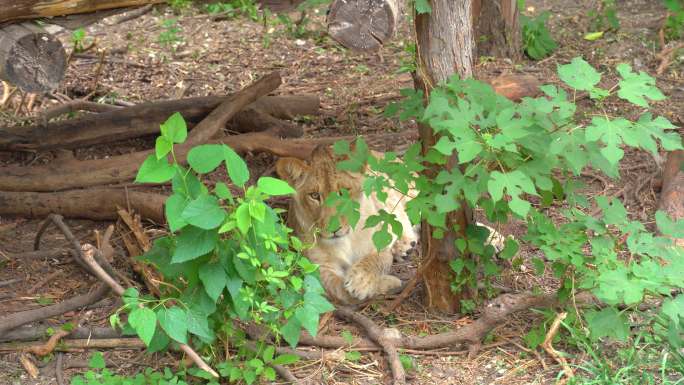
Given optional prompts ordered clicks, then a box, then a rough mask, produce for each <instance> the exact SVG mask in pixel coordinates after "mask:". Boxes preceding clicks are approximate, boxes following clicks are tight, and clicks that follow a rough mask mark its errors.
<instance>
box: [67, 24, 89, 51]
mask: <svg viewBox="0 0 684 385" xmlns="http://www.w3.org/2000/svg"><path fill="white" fill-rule="evenodd" d="M86 40H87V36H86V31H85V29H83V28H78V29H75V30H73V31H72V32H71V43H72V44H73V46H74V52H83V51H84V50H85V49H86V46H85V43H86Z"/></svg>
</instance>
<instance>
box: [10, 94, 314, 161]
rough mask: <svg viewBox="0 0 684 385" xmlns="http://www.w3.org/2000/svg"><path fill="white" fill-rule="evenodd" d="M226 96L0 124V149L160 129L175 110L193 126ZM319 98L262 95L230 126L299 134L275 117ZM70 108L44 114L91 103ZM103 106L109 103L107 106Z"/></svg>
mask: <svg viewBox="0 0 684 385" xmlns="http://www.w3.org/2000/svg"><path fill="white" fill-rule="evenodd" d="M228 98H229V97H217V96H208V97H198V98H187V99H179V100H167V101H161V102H151V103H143V104H138V105H135V106H132V107H126V108H116V109H115V110H112V111H105V112H101V113H99V114H88V115H85V116H83V117H81V118H78V119H69V120H62V121H57V122H45V121H42V122H39V123H38V124H36V125H33V126H28V127H27V126H23V127H12V128H5V129H0V150H5V151H20V150H49V149H55V148H76V147H83V146H89V145H94V144H102V143H109V142H114V141H117V140H125V139H131V138H136V137H140V136H144V135H152V134H158V133H159V125H160V124H161V123H163V122H164V121H165V120H166V119H167V118H168V117H169V116H171V114H173V113H174V112H179V113H180V114H181V115H183V118H184V119H185V120H186V121H187V122H188V124H189V125H190V126H191V127H192V126H194V125H195V124H197V123H199V122H200V121H201V120H202V119H203V118H204V117H206V116H207V115H208V114H209V113H210V112H211V111H212V110H214V109H215V108H216V107H217V106H218V105H219V104H220V103H222V102H224V101H226V100H227V99H228ZM319 104H320V100H319V98H318V96H316V95H291V96H265V97H263V98H260V99H258V100H257V101H255V102H254V103H252V104H251V105H250V106H249V107H248V108H247V109H245V110H243V111H240V112H239V113H238V114H237V115H236V116H235V117H234V118H233V119H232V121H231V124H230V127H231V129H232V130H234V131H237V132H250V131H262V130H268V129H272V128H279V129H282V132H281V134H282V135H280V136H301V129H300V128H298V127H296V126H295V125H293V124H291V123H288V122H283V121H280V120H278V119H276V118H280V119H291V118H292V117H294V116H297V115H315V114H317V113H318V108H319ZM68 107H69V108H64V109H59V106H58V107H55V108H51V109H50V110H49V114H48V116H53V115H54V114H55V113H56V112H55V111H57V112H61V111H62V110H66V111H68V110H71V109H72V108H76V109H82V108H85V107H88V109H92V107H93V106H92V103H88V104H87V105H82V104H79V103H75V104H73V105H69V106H68ZM106 108H108V109H111V107H110V106H106Z"/></svg>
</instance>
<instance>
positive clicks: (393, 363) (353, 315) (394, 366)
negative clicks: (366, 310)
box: [335, 307, 406, 385]
mask: <svg viewBox="0 0 684 385" xmlns="http://www.w3.org/2000/svg"><path fill="white" fill-rule="evenodd" d="M335 314H337V315H338V316H341V317H342V318H344V319H346V320H348V321H353V322H356V323H357V324H359V325H361V327H363V328H364V329H365V330H366V333H367V334H368V336H369V337H370V338H371V339H372V340H373V341H375V342H376V343H377V344H378V345H380V346H381V347H382V350H384V351H385V354H386V355H387V360H388V361H389V364H390V369H391V370H392V378H393V382H392V383H393V384H395V385H403V384H405V383H406V373H405V372H404V367H403V366H402V364H401V361H400V360H399V354H398V353H397V347H396V345H395V343H394V341H392V340H391V339H390V338H388V336H385V333H384V332H383V330H382V329H381V328H380V327H379V326H378V325H376V324H375V322H373V320H371V319H370V318H368V317H366V316H364V315H362V314H359V313H357V312H355V311H353V310H351V309H349V308H346V307H339V308H337V310H335Z"/></svg>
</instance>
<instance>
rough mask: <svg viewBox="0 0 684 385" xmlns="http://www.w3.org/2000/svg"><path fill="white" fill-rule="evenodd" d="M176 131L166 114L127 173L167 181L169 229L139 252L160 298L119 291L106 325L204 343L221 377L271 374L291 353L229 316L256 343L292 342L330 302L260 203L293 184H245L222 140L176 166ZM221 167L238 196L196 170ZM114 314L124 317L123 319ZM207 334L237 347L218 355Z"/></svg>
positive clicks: (159, 341)
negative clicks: (146, 151)
mask: <svg viewBox="0 0 684 385" xmlns="http://www.w3.org/2000/svg"><path fill="white" fill-rule="evenodd" d="M186 137H187V127H186V124H185V121H184V120H183V118H182V117H181V115H180V114H178V113H175V114H173V115H172V116H171V117H170V118H169V119H168V120H167V121H166V122H165V123H164V124H162V125H161V136H159V137H158V138H157V141H156V145H155V154H152V155H150V156H149V157H148V158H147V159H146V160H145V161H144V163H143V164H142V165H141V167H140V170H139V172H138V175H137V178H136V181H137V182H141V183H147V182H150V183H162V182H169V181H170V182H171V185H172V190H173V194H172V195H171V196H170V197H169V198H168V200H167V201H166V204H165V213H166V218H167V221H168V224H169V230H170V234H169V235H168V236H165V237H162V238H159V239H157V240H155V242H154V245H153V247H152V249H151V250H150V251H149V252H148V253H146V254H145V255H144V256H142V257H140V260H141V261H144V262H146V263H149V264H152V265H154V266H155V267H156V268H157V269H158V271H159V272H160V273H161V274H162V276H163V278H164V285H163V286H162V289H161V290H162V297H161V298H158V299H156V298H152V297H149V296H146V295H140V293H139V292H138V291H137V290H136V289H135V288H129V289H128V290H127V291H126V293H125V295H124V297H123V302H124V306H123V307H122V308H120V309H119V310H118V311H117V312H116V313H115V314H114V315H112V316H111V318H110V321H111V324H112V325H113V326H122V327H123V329H124V331H126V332H130V333H135V334H137V335H138V336H139V337H140V338H141V339H142V340H143V341H144V342H145V344H146V345H147V346H148V351H149V352H155V351H159V350H162V349H165V348H167V347H168V346H169V345H170V344H175V343H192V344H193V345H195V346H204V347H205V348H206V352H205V354H206V355H207V356H208V357H210V361H212V362H220V364H219V365H218V366H217V367H218V369H219V373H220V374H221V375H222V376H225V377H227V378H229V380H230V381H231V382H232V381H236V380H238V379H241V380H244V381H245V382H247V383H248V384H251V383H253V382H254V381H255V380H256V378H257V377H263V378H265V379H271V380H272V379H273V377H274V375H275V374H274V372H273V369H272V368H270V366H269V364H286V363H290V362H293V361H294V360H296V359H297V357H296V356H289V355H281V356H278V357H274V355H273V346H266V345H265V344H261V343H260V344H258V345H257V348H256V349H255V348H254V347H251V348H250V347H249V346H247V345H246V338H245V333H244V331H243V330H242V329H240V327H239V324H237V323H234V321H235V320H239V321H241V322H249V323H253V324H255V325H258V326H259V327H261V328H263V329H264V333H265V334H263V335H262V336H263V338H264V341H266V340H267V338H268V340H269V341H270V339H271V338H272V339H273V340H274V341H275V342H279V341H280V340H281V339H284V340H285V341H286V342H287V343H289V344H290V345H291V346H293V347H294V346H296V345H297V342H298V340H299V335H300V333H301V330H302V329H306V330H307V331H308V332H309V333H310V334H312V335H315V334H316V332H317V330H318V321H319V316H320V314H321V313H324V312H327V311H330V310H332V309H333V306H332V305H331V304H330V303H329V302H328V301H327V300H326V299H325V297H324V296H323V293H324V291H323V288H322V286H321V284H320V282H319V280H318V272H317V269H318V266H317V265H314V264H312V263H311V262H310V261H309V260H308V259H306V258H305V257H304V256H302V254H301V250H302V248H303V247H304V245H302V243H301V242H300V241H299V240H298V239H297V238H296V237H294V236H291V235H290V233H291V231H292V230H290V229H289V228H287V227H286V226H285V225H284V224H283V223H282V221H281V218H280V217H279V213H280V210H276V209H273V208H271V207H269V206H268V205H267V204H266V203H265V201H266V200H267V199H268V198H269V197H271V196H278V195H288V194H291V193H293V192H294V190H293V189H292V188H291V187H290V186H288V185H287V183H286V182H284V181H282V180H279V179H276V178H270V177H261V178H259V179H258V180H257V181H256V184H255V185H251V186H250V185H248V183H247V182H248V181H249V177H250V175H249V170H248V169H247V166H246V164H245V162H244V161H243V160H242V158H240V156H238V155H237V154H236V153H235V152H234V151H233V150H232V149H231V148H230V147H228V146H226V145H219V144H209V145H200V146H197V147H194V148H192V149H190V151H189V152H188V153H187V162H188V165H189V167H188V168H186V167H184V166H182V165H181V164H180V162H179V161H178V159H177V154H176V152H175V150H174V145H176V144H180V143H183V142H184V141H185V139H186ZM222 164H223V165H225V168H226V170H227V173H228V176H229V178H230V180H231V181H232V182H233V184H234V185H235V186H237V187H238V188H239V189H241V190H242V194H241V196H234V195H233V193H232V192H231V190H230V189H229V188H228V186H227V185H226V184H225V183H224V182H218V183H216V184H215V185H214V186H213V187H210V186H207V185H206V184H205V183H204V182H202V180H201V177H202V175H204V174H207V173H210V172H213V171H214V170H216V169H217V168H218V167H220V166H221V165H222ZM122 312H124V313H127V314H128V317H127V320H126V321H125V322H124V321H123V320H122V319H121V313H122ZM217 340H222V341H223V343H224V344H227V345H229V346H232V347H235V348H236V349H238V354H237V355H234V356H233V357H232V358H228V357H223V360H222V359H221V357H220V356H219V355H218V353H217V352H216V351H214V350H213V348H212V347H211V346H212V345H211V344H213V343H215V342H216V341H217ZM222 361H223V362H222Z"/></svg>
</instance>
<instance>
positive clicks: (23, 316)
mask: <svg viewBox="0 0 684 385" xmlns="http://www.w3.org/2000/svg"><path fill="white" fill-rule="evenodd" d="M108 292H109V287H107V286H105V285H98V286H97V287H96V288H95V290H93V291H91V292H90V293H87V294H82V295H79V296H76V297H73V298H69V299H67V300H65V301H62V302H60V303H58V304H54V305H49V306H44V307H41V308H38V309H33V310H26V311H22V312H18V313H13V314H10V315H8V316H5V317H1V318H0V336H2V335H4V334H5V333H6V332H7V331H9V330H12V329H14V328H16V327H18V326H21V325H24V324H27V323H30V322H35V321H39V320H42V319H45V318H50V317H54V316H58V315H60V314H64V313H66V312H68V311H72V310H76V309H79V308H81V307H84V306H87V305H90V304H93V303H95V302H97V301H99V300H100V299H102V297H104V296H105V295H106V294H107V293H108Z"/></svg>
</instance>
